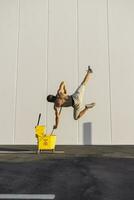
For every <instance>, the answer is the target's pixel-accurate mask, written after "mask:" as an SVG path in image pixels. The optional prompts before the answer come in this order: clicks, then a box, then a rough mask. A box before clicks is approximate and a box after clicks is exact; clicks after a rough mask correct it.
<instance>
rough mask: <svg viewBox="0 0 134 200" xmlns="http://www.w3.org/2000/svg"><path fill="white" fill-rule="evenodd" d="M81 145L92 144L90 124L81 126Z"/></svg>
mask: <svg viewBox="0 0 134 200" xmlns="http://www.w3.org/2000/svg"><path fill="white" fill-rule="evenodd" d="M83 144H84V145H88V144H92V123H91V122H86V123H84V124H83Z"/></svg>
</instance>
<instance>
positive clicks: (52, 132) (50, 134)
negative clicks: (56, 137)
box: [50, 107, 62, 135]
mask: <svg viewBox="0 0 134 200" xmlns="http://www.w3.org/2000/svg"><path fill="white" fill-rule="evenodd" d="M61 110H62V107H61V108H60V111H59V115H60V113H61ZM53 132H54V128H53V130H52V132H51V134H50V135H52V134H53Z"/></svg>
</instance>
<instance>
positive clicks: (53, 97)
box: [47, 94, 56, 103]
mask: <svg viewBox="0 0 134 200" xmlns="http://www.w3.org/2000/svg"><path fill="white" fill-rule="evenodd" d="M55 100H56V96H54V95H51V94H50V95H48V96H47V101H48V102H53V103H54V102H55Z"/></svg>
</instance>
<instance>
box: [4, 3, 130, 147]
mask: <svg viewBox="0 0 134 200" xmlns="http://www.w3.org/2000/svg"><path fill="white" fill-rule="evenodd" d="M133 10H134V1H133V0H101V1H99V0H27V1H25V0H12V1H11V0H0V44H1V46H0V70H1V73H0V81H1V84H0V94H1V104H0V110H1V115H0V130H1V131H0V144H35V143H36V139H35V137H34V126H35V125H36V122H37V118H38V114H39V113H40V112H41V113H42V118H41V123H42V124H45V125H47V132H48V133H49V132H51V130H52V126H53V123H54V112H53V105H52V104H50V103H47V102H46V96H47V94H49V93H50V94H51V93H52V94H55V93H56V90H57V87H58V85H59V83H60V81H62V80H65V82H66V84H67V87H68V91H69V93H70V94H71V93H73V92H74V90H75V89H76V88H77V86H78V84H79V83H80V82H81V81H82V79H83V77H84V75H85V72H86V66H87V65H91V66H93V70H94V74H93V75H92V77H91V80H90V82H89V85H88V86H87V88H86V93H85V99H84V103H90V102H96V107H95V108H94V109H93V110H91V111H89V113H87V114H86V115H85V116H84V117H83V118H82V119H80V120H79V121H75V120H73V110H72V108H64V109H63V112H62V117H61V123H60V126H59V129H58V130H56V134H57V140H58V141H57V144H105V145H107V144H133V143H134V142H133V140H134V136H133V131H134V126H133V119H134V114H133V113H134V112H133V107H134V95H133V90H134V86H133V72H134V68H133V65H134V58H133V50H134V45H133V43H134V39H133V35H134V14H133Z"/></svg>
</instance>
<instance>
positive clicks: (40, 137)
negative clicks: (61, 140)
mask: <svg viewBox="0 0 134 200" xmlns="http://www.w3.org/2000/svg"><path fill="white" fill-rule="evenodd" d="M40 117H41V114H39V118H38V123H37V126H36V127H35V135H36V138H37V142H38V152H39V151H41V150H54V149H55V144H56V135H46V127H45V126H42V125H39V121H40Z"/></svg>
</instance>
